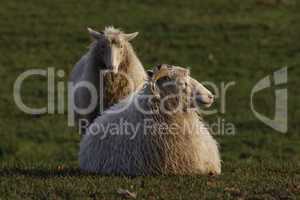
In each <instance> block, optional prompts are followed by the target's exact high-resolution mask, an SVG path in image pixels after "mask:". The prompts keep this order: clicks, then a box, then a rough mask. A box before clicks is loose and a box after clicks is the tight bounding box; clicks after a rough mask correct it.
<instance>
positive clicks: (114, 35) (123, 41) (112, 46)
mask: <svg viewBox="0 0 300 200" xmlns="http://www.w3.org/2000/svg"><path fill="white" fill-rule="evenodd" d="M88 32H89V34H90V36H91V37H92V39H93V40H95V44H96V45H95V46H96V52H97V54H98V55H96V56H99V57H100V58H102V61H103V63H104V65H105V67H106V69H107V70H112V71H113V72H114V73H117V72H118V70H119V67H120V65H121V63H122V62H124V59H125V56H126V49H127V45H128V42H129V41H131V40H132V39H134V38H135V37H136V36H137V35H138V32H135V33H130V34H126V33H123V32H122V31H120V30H118V29H115V28H114V27H106V28H105V30H104V31H103V32H98V31H95V30H93V29H91V28H88Z"/></svg>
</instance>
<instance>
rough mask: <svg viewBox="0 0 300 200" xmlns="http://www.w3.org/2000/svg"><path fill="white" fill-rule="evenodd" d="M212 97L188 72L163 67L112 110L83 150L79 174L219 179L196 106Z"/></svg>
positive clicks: (89, 135)
mask: <svg viewBox="0 0 300 200" xmlns="http://www.w3.org/2000/svg"><path fill="white" fill-rule="evenodd" d="M212 102H213V96H212V94H211V93H210V92H209V91H208V90H207V89H206V88H205V87H204V86H203V85H201V84H200V83H199V82H197V81H196V80H195V79H193V78H191V77H190V76H189V71H188V70H187V69H184V68H181V67H176V66H169V65H160V66H158V67H157V68H155V69H154V71H153V72H149V80H148V81H147V82H146V83H145V85H144V87H143V88H142V89H141V90H139V91H137V92H135V93H133V94H131V95H130V96H129V97H127V99H125V100H122V101H121V102H120V103H118V104H116V105H115V106H113V107H111V108H109V109H108V110H107V111H105V112H104V113H103V115H102V116H100V117H98V118H96V119H95V121H94V122H93V123H92V124H91V125H90V127H89V128H88V131H87V133H86V135H84V137H83V138H82V141H81V144H80V153H79V161H80V168H81V169H82V170H84V171H89V172H98V173H101V174H115V175H130V176H136V175H155V174H220V173H221V161H220V155H219V151H218V145H217V142H216V141H215V140H214V139H213V137H212V136H211V135H210V133H209V131H208V129H207V127H206V126H205V125H204V122H203V121H202V119H200V118H199V116H198V115H197V106H199V104H202V105H204V106H210V105H211V104H212Z"/></svg>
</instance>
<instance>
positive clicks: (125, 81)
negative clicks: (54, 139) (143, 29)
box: [70, 27, 146, 122]
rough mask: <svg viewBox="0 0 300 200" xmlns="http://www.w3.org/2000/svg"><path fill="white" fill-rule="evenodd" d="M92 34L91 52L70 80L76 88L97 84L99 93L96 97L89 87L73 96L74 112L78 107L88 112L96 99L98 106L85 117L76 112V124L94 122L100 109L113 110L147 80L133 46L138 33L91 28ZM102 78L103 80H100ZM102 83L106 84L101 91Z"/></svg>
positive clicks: (109, 28) (80, 89) (79, 64)
mask: <svg viewBox="0 0 300 200" xmlns="http://www.w3.org/2000/svg"><path fill="white" fill-rule="evenodd" d="M88 31H89V33H90V35H91V37H92V38H93V39H94V42H93V43H92V45H91V47H90V50H89V51H88V53H86V54H85V55H84V56H83V57H82V58H81V59H80V60H79V61H78V62H77V64H76V65H75V67H74V69H73V71H72V72H71V76H70V81H71V82H73V83H74V84H75V85H76V84H77V83H84V82H88V83H90V84H92V85H93V87H94V88H95V89H96V92H97V94H94V97H92V95H91V93H90V91H89V90H88V89H87V88H86V87H78V88H77V89H76V91H75V92H74V94H73V95H74V100H73V101H74V106H73V109H74V110H75V106H76V107H77V108H79V109H87V108H88V106H90V105H91V100H92V98H96V99H95V102H97V104H96V106H92V107H91V108H92V109H91V110H90V111H89V110H88V109H87V111H86V113H85V114H81V113H78V112H77V111H76V110H75V121H76V122H78V121H79V120H80V119H86V120H87V121H88V122H91V121H92V120H93V119H94V118H95V117H96V116H97V115H98V114H99V110H100V108H99V106H101V108H102V110H105V109H106V108H109V107H110V106H112V105H114V104H116V103H117V102H119V100H120V99H123V98H124V97H126V96H128V95H129V94H130V93H131V92H133V91H135V90H137V89H138V88H139V86H141V85H142V84H143V83H144V82H145V80H146V72H145V70H144V68H143V66H142V64H141V62H140V61H139V59H138V57H137V56H136V54H135V52H134V50H133V48H132V46H131V44H130V43H129V41H131V40H132V39H133V38H135V37H136V36H137V34H138V33H131V34H125V33H123V32H122V31H120V30H118V29H115V28H113V27H107V28H105V30H104V31H103V32H97V31H95V30H92V29H90V28H89V29H88ZM108 70H110V72H107V71H108ZM100 72H103V74H100ZM102 75H103V76H102ZM100 77H103V79H102V80H100ZM101 82H102V83H103V85H102V87H101V88H100V86H99V85H100V84H101ZM100 90H101V91H100ZM101 94H102V95H101ZM99 102H100V104H99ZM101 104H102V105H101Z"/></svg>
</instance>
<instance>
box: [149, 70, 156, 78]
mask: <svg viewBox="0 0 300 200" xmlns="http://www.w3.org/2000/svg"><path fill="white" fill-rule="evenodd" d="M147 74H148V77H149V78H152V77H153V74H154V73H153V70H147Z"/></svg>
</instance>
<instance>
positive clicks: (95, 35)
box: [87, 27, 103, 40]
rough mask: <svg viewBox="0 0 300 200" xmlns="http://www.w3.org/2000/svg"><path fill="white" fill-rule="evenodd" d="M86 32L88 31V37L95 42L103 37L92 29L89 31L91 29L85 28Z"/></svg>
mask: <svg viewBox="0 0 300 200" xmlns="http://www.w3.org/2000/svg"><path fill="white" fill-rule="evenodd" d="M87 30H88V32H89V34H90V36H91V37H92V38H93V39H95V40H98V39H100V38H101V37H102V36H103V33H102V32H98V31H95V30H93V29H91V28H89V27H88V28H87Z"/></svg>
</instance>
